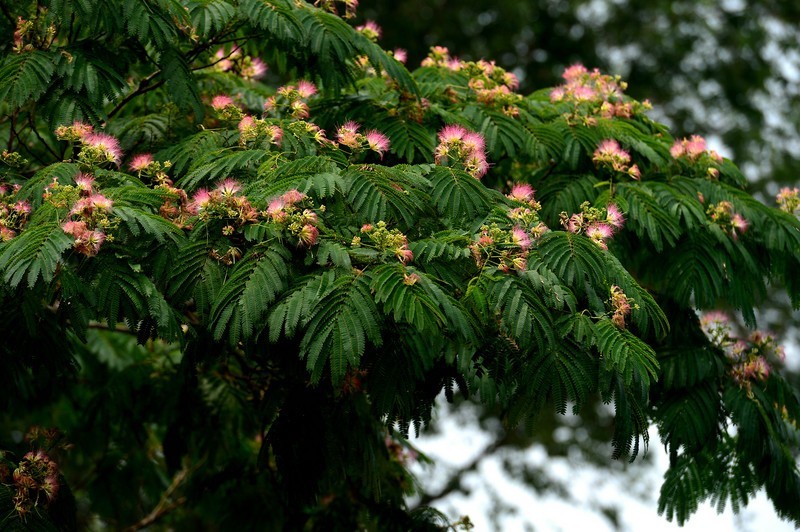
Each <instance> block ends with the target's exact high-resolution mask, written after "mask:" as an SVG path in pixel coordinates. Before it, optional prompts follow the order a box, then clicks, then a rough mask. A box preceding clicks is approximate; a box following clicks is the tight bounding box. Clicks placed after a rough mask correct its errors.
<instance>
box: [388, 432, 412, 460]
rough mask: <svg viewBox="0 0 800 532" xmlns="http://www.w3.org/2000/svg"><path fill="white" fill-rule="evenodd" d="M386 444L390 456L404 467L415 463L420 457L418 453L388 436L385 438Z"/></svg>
mask: <svg viewBox="0 0 800 532" xmlns="http://www.w3.org/2000/svg"><path fill="white" fill-rule="evenodd" d="M384 443H385V444H386V450H387V451H389V456H390V457H391V458H392V459H393V460H395V461H397V462H399V463H400V464H401V465H403V466H408V465H410V464H412V463H414V462H415V461H416V460H417V458H418V457H419V453H417V451H415V450H414V449H412V448H411V447H408V446H405V445H403V444H401V443H400V442H398V441H397V440H395V439H394V438H392V437H391V436H390V435H388V434H387V435H386V437H385V438H384Z"/></svg>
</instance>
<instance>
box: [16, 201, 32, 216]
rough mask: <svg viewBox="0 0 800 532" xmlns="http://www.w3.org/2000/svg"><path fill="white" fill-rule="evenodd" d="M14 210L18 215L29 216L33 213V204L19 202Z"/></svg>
mask: <svg viewBox="0 0 800 532" xmlns="http://www.w3.org/2000/svg"><path fill="white" fill-rule="evenodd" d="M13 209H14V212H15V213H17V214H22V215H28V214H30V212H31V204H30V203H29V202H28V200H23V201H18V202H16V203H15V204H14V207H13Z"/></svg>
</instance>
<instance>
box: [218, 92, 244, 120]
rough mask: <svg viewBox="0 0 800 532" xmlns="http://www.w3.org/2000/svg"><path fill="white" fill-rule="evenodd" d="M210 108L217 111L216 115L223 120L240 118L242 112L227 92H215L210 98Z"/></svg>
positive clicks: (242, 114)
mask: <svg viewBox="0 0 800 532" xmlns="http://www.w3.org/2000/svg"><path fill="white" fill-rule="evenodd" d="M211 108H212V109H214V111H216V112H217V115H218V116H219V117H220V118H222V119H223V120H241V119H242V117H243V116H244V113H243V112H242V110H241V109H240V108H239V106H238V105H236V103H234V101H233V98H231V97H230V96H228V95H227V94H217V95H216V96H214V97H213V98H211Z"/></svg>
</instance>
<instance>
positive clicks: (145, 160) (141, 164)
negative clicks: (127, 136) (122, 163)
mask: <svg viewBox="0 0 800 532" xmlns="http://www.w3.org/2000/svg"><path fill="white" fill-rule="evenodd" d="M152 162H153V156H152V155H151V154H149V153H140V154H139V155H136V156H134V158H133V159H131V162H130V163H128V168H130V169H131V170H133V171H134V172H141V171H142V170H144V169H145V168H147V167H148V166H149V165H150V163H152ZM75 181H76V182H77V179H76V180H75Z"/></svg>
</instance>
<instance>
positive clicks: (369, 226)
mask: <svg viewBox="0 0 800 532" xmlns="http://www.w3.org/2000/svg"><path fill="white" fill-rule="evenodd" d="M372 229H373V227H372V224H364V225H362V226H361V232H362V233H369V232H370V231H372Z"/></svg>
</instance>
